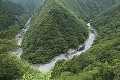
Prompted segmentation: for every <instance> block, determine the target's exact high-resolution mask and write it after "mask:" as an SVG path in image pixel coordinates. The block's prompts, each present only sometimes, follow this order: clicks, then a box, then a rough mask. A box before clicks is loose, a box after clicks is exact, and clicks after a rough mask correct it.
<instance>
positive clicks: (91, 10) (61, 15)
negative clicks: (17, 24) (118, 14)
mask: <svg viewBox="0 0 120 80" xmlns="http://www.w3.org/2000/svg"><path fill="white" fill-rule="evenodd" d="M106 3H107V5H106ZM115 3H117V2H116V1H115V0H106V1H104V0H101V1H98V0H45V1H44V3H43V4H42V5H41V6H40V7H38V9H37V10H36V12H35V16H34V18H33V22H32V24H31V26H30V29H29V30H28V31H27V33H26V35H25V37H24V39H23V44H22V47H23V52H24V53H23V54H22V58H24V59H26V60H29V61H30V62H32V63H34V64H35V63H46V62H48V61H49V60H50V59H52V58H53V57H55V56H57V55H59V54H60V53H65V52H66V51H67V50H68V49H69V48H77V47H78V45H79V44H80V43H84V41H85V40H86V38H87V35H88V30H87V27H86V26H85V22H84V21H82V20H81V19H83V20H85V21H88V20H90V19H91V18H93V17H95V16H96V15H97V14H99V13H100V12H101V11H103V10H105V9H107V8H108V7H110V6H112V5H113V4H115Z"/></svg>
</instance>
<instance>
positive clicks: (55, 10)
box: [0, 0, 120, 80]
mask: <svg viewBox="0 0 120 80" xmlns="http://www.w3.org/2000/svg"><path fill="white" fill-rule="evenodd" d="M10 1H13V2H14V3H13V2H10ZM41 1H42V0H0V4H1V6H0V80H120V55H119V54H120V27H119V26H120V3H118V2H119V1H120V0H44V2H43V3H42V4H41V5H39V4H40V3H41ZM27 3H29V4H27ZM116 3H118V4H116ZM114 4H116V5H114ZM31 5H32V6H31ZM112 5H114V6H112ZM111 6H112V7H111ZM36 7H38V8H37V9H36V11H35V13H34V16H33V18H32V20H31V26H30V29H28V31H27V32H26V35H25V37H24V39H23V45H22V47H23V51H24V53H23V54H22V56H21V57H22V58H25V59H26V60H28V61H29V62H31V63H33V64H36V63H46V62H49V61H50V59H52V58H53V57H55V56H57V55H59V54H61V53H64V52H66V51H67V50H68V49H69V48H77V47H78V45H79V44H80V43H83V42H84V41H85V40H86V38H87V37H88V29H87V25H86V22H84V21H89V20H90V19H92V20H91V24H92V26H93V27H95V28H96V29H97V31H98V36H97V38H96V39H95V41H94V44H93V46H92V47H91V48H90V49H89V50H88V51H86V52H84V53H82V54H81V55H79V56H75V57H74V58H73V59H71V60H58V61H57V63H56V64H55V67H54V68H53V70H52V73H51V72H49V73H46V74H43V73H41V72H40V71H37V70H34V69H32V68H31V65H28V63H26V62H24V65H23V62H22V61H21V60H20V59H18V58H17V57H16V56H13V55H11V52H10V51H12V50H14V49H16V48H17V47H18V46H16V45H15V44H16V41H15V40H14V37H15V35H16V34H17V33H18V32H19V31H20V29H22V28H23V27H24V24H25V22H26V21H27V19H28V17H29V15H28V14H29V13H28V11H30V12H32V13H33V11H34V10H35V8H36ZM109 7H111V8H109ZM107 8H109V9H107ZM106 9H107V10H106ZM101 12H102V13H101ZM99 13H100V14H99ZM98 14H99V15H98ZM97 15H98V16H97ZM93 18H94V19H93Z"/></svg>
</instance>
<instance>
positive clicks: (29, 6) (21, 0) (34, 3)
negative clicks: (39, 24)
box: [9, 0, 43, 13]
mask: <svg viewBox="0 0 120 80" xmlns="http://www.w3.org/2000/svg"><path fill="white" fill-rule="evenodd" d="M9 1H12V2H15V3H17V4H20V5H22V6H23V7H24V8H25V9H26V10H28V11H30V12H31V13H33V12H34V10H35V9H36V8H37V7H38V6H39V5H40V3H41V2H42V1H43V0H9Z"/></svg>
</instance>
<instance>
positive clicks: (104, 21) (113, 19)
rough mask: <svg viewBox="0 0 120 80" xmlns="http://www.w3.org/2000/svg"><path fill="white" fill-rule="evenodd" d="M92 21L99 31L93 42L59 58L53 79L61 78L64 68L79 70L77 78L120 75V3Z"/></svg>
mask: <svg viewBox="0 0 120 80" xmlns="http://www.w3.org/2000/svg"><path fill="white" fill-rule="evenodd" d="M91 23H92V25H93V26H94V27H95V28H96V29H97V31H98V36H97V38H96V39H95V41H94V44H93V46H92V47H91V48H90V49H89V50H88V51H86V52H84V53H82V54H81V55H79V56H76V57H74V58H73V59H71V60H67V61H65V60H64V61H62V62H61V63H59V62H60V61H59V62H57V63H56V65H55V67H54V69H53V71H52V74H51V78H52V79H54V80H56V79H58V78H59V79H61V78H62V77H63V76H61V74H62V73H65V72H72V73H73V74H76V76H77V77H78V78H79V79H78V80H119V79H120V74H119V71H120V67H119V66H120V65H119V61H120V55H119V53H120V27H119V26H120V3H119V4H116V5H114V6H113V7H111V8H109V9H108V10H106V11H105V12H103V13H101V14H100V15H98V16H97V17H96V18H94V19H93V20H92V21H91ZM77 77H76V80H77ZM59 79H58V80H59ZM66 79H67V78H66ZM69 80H72V79H69Z"/></svg>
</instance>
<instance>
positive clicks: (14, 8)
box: [0, 0, 29, 80]
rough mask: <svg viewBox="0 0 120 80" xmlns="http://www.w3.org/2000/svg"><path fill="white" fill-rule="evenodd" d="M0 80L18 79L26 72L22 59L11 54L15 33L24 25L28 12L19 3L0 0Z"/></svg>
mask: <svg viewBox="0 0 120 80" xmlns="http://www.w3.org/2000/svg"><path fill="white" fill-rule="evenodd" d="M0 5H1V6H0V80H10V79H11V80H15V79H19V78H20V77H21V76H23V74H24V73H25V72H26V69H28V68H27V67H24V65H23V63H22V61H21V60H20V59H18V58H17V57H16V56H13V55H11V53H10V51H12V50H14V49H15V47H17V46H16V45H15V43H16V41H15V40H14V37H15V35H16V34H17V33H18V32H19V31H20V29H21V28H23V27H24V24H25V22H26V21H27V19H28V17H29V14H28V13H27V12H26V11H25V10H24V8H22V7H21V6H20V5H17V4H14V3H12V2H9V1H7V0H0Z"/></svg>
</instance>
